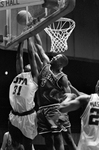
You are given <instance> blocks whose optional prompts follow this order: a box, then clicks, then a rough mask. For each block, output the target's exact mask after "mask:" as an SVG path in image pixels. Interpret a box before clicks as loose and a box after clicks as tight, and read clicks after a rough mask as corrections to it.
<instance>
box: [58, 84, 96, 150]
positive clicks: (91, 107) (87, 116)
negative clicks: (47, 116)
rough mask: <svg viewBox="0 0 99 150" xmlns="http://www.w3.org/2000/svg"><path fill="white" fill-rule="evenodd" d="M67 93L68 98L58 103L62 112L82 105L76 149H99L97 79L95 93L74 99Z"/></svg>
mask: <svg viewBox="0 0 99 150" xmlns="http://www.w3.org/2000/svg"><path fill="white" fill-rule="evenodd" d="M72 96H73V95H69V97H68V100H66V101H64V102H63V103H61V105H60V110H61V111H62V112H70V111H74V110H76V109H78V108H80V107H82V106H83V107H84V108H85V109H84V112H83V114H82V116H81V134H80V139H79V142H78V146H77V150H99V81H98V82H97V84H96V93H95V94H91V95H81V96H79V97H77V98H76V99H74V100H71V99H72Z"/></svg>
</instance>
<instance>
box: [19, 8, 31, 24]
mask: <svg viewBox="0 0 99 150" xmlns="http://www.w3.org/2000/svg"><path fill="white" fill-rule="evenodd" d="M27 18H28V22H31V21H32V20H33V17H32V15H31V14H30V12H28V11H26V10H21V11H19V12H18V14H17V22H18V23H19V24H20V25H26V24H27Z"/></svg>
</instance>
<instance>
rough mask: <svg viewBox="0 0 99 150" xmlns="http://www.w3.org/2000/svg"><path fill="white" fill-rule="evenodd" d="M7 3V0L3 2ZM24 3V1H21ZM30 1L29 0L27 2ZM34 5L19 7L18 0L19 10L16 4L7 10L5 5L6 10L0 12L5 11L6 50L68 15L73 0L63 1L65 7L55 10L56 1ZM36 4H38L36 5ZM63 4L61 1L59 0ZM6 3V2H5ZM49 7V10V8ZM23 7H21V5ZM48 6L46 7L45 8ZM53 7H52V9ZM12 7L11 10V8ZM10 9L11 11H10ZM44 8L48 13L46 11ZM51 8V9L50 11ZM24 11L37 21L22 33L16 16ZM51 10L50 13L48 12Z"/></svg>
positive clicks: (48, 0) (47, 0)
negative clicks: (7, 40)
mask: <svg viewBox="0 0 99 150" xmlns="http://www.w3.org/2000/svg"><path fill="white" fill-rule="evenodd" d="M3 1H7V0H3ZM23 1H24V2H26V0H23ZM29 1H31V0H29ZM33 2H34V4H32V5H29V4H28V6H24V7H20V5H21V3H22V0H20V4H19V8H18V6H17V4H16V6H14V7H15V8H14V7H13V5H11V6H10V4H9V5H8V7H9V9H7V7H6V5H5V8H6V10H1V11H6V13H5V16H6V19H5V20H6V21H5V26H6V28H5V29H6V31H5V35H4V36H6V37H8V38H10V41H9V42H8V43H6V49H9V48H15V46H16V45H17V44H18V42H21V41H23V40H26V39H27V38H28V37H31V36H33V35H35V34H37V33H39V32H40V31H42V30H43V29H44V28H45V27H46V26H48V25H49V24H51V23H52V22H54V21H55V20H57V19H59V18H60V17H62V16H64V15H66V14H68V13H69V12H71V11H72V10H73V8H74V7H75V0H65V5H61V7H59V5H58V7H57V9H54V8H55V7H56V6H55V5H56V4H57V3H59V1H58V0H53V1H52V0H46V1H42V0H33ZM37 2H38V3H37ZM61 2H63V0H61ZM7 3H8V1H7ZM42 4H45V7H43V5H42ZM53 4H54V5H53ZM49 5H50V8H49ZM21 6H23V5H21ZM47 6H48V7H47ZM53 6H54V7H53ZM12 7H13V8H12ZM10 8H11V9H10ZM46 8H47V10H48V11H46ZM52 8H53V9H52ZM23 9H26V10H27V11H29V12H30V13H31V14H32V16H33V17H36V18H37V19H38V18H39V19H38V22H37V23H36V24H35V25H33V26H31V28H29V29H28V30H26V31H24V32H22V31H23V30H24V26H21V25H19V24H18V23H17V21H16V16H17V13H18V12H19V11H20V10H23ZM49 10H51V11H49ZM46 12H48V13H46Z"/></svg>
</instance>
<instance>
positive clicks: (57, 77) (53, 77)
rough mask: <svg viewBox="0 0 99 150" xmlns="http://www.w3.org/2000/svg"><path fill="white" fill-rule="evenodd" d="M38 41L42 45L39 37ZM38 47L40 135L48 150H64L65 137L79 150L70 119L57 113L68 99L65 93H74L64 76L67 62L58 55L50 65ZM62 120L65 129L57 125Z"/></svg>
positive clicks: (63, 57) (70, 144)
mask: <svg viewBox="0 0 99 150" xmlns="http://www.w3.org/2000/svg"><path fill="white" fill-rule="evenodd" d="M37 38H38V39H37V40H38V41H39V40H40V39H39V37H37ZM36 47H37V50H38V54H39V56H40V58H41V60H42V62H43V65H42V70H41V72H40V75H39V82H38V83H39V84H38V85H39V86H38V87H39V88H38V97H39V100H38V105H39V110H38V113H37V118H38V132H39V134H41V135H42V136H43V137H44V138H45V143H46V146H47V148H48V149H49V150H53V149H54V147H55V148H56V150H63V149H64V145H63V137H62V136H64V139H65V140H66V143H67V145H68V146H69V148H70V149H72V150H76V145H75V143H74V141H73V138H72V136H71V132H70V126H71V125H70V122H69V118H68V115H67V113H65V114H61V113H60V112H59V109H58V107H59V105H60V102H62V101H63V100H64V99H66V95H65V93H70V92H71V88H70V82H69V81H68V77H67V75H66V74H64V73H63V72H62V69H63V67H65V66H66V65H67V64H68V58H67V57H66V56H64V55H63V54H58V55H56V56H55V57H53V58H52V60H51V61H50V60H49V58H48V56H47V55H46V54H45V52H44V50H43V48H42V46H41V45H38V44H37V45H36ZM72 89H73V87H72ZM56 114H57V115H56ZM56 116H57V117H56ZM59 116H60V118H61V119H62V120H61V119H60V120H61V121H62V126H61V125H60V126H58V124H57V120H58V117H59ZM63 122H64V123H63ZM62 131H63V132H62ZM53 139H54V140H53Z"/></svg>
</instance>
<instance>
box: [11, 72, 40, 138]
mask: <svg viewBox="0 0 99 150" xmlns="http://www.w3.org/2000/svg"><path fill="white" fill-rule="evenodd" d="M37 89H38V85H37V84H36V83H35V82H34V81H33V77H32V75H31V73H30V72H23V73H21V74H19V75H18V76H16V77H15V78H14V80H13V81H12V83H11V85H10V90H9V99H10V104H11V107H12V109H13V110H14V111H15V112H19V113H22V112H26V111H29V110H31V109H33V108H34V106H35V103H34V96H35V92H36V91H37ZM9 119H10V121H11V123H12V125H14V126H15V127H17V128H19V129H20V130H21V132H22V133H23V134H24V135H25V136H26V137H28V138H30V139H33V138H34V137H35V136H36V135H37V124H36V112H35V111H34V112H33V113H32V114H29V115H25V116H18V115H14V114H13V113H12V112H10V114H9Z"/></svg>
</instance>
